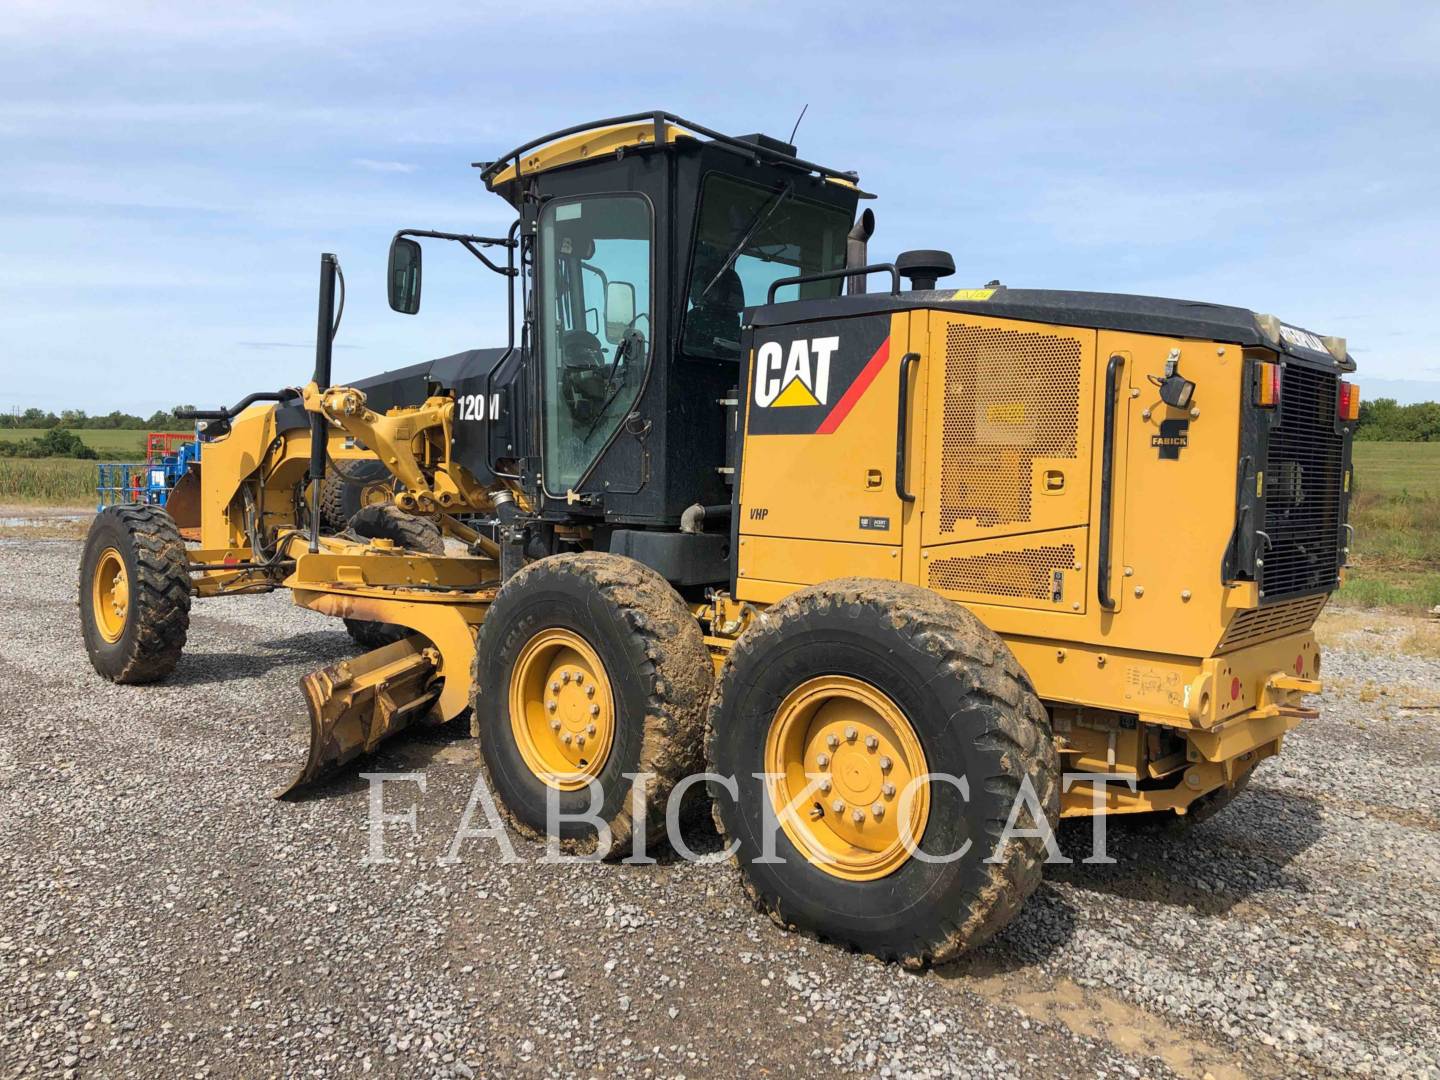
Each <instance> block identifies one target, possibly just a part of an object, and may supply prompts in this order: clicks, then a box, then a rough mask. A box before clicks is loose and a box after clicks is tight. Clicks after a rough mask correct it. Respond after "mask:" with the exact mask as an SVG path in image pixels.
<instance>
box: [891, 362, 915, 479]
mask: <svg viewBox="0 0 1440 1080" xmlns="http://www.w3.org/2000/svg"><path fill="white" fill-rule="evenodd" d="M919 362H920V354H919V353H913V352H911V353H906V354H905V355H904V356H902V357H901V358H900V409H899V413H900V415H899V416H898V418H897V419H896V421H895V494H896V495H899V496H900V501H901V502H907V503H913V502H914V501H915V495H914V493H913V492H909V491H906V490H905V443H906V436H907V435H909V433H910V369H911V368H912V367H913V366H914V365H916V364H918V363H919Z"/></svg>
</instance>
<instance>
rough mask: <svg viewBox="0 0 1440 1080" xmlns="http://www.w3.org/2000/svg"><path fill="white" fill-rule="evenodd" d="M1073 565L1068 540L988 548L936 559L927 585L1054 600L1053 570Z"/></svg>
mask: <svg viewBox="0 0 1440 1080" xmlns="http://www.w3.org/2000/svg"><path fill="white" fill-rule="evenodd" d="M1074 565H1075V548H1074V546H1073V545H1071V544H1056V545H1053V546H1041V547H1027V548H1017V549H1015V550H1014V551H991V552H986V553H985V554H984V555H964V556H957V557H956V558H953V559H936V560H935V561H934V562H932V563H931V564H930V587H931V588H933V589H949V590H951V591H953V592H966V593H985V594H989V595H991V596H1013V597H1023V598H1026V599H1030V600H1054V598H1055V594H1056V592H1057V585H1056V581H1055V574H1056V573H1057V572H1059V573H1062V574H1063V573H1064V572H1065V571H1066V570H1069V569H1070V568H1071V567H1072V566H1074Z"/></svg>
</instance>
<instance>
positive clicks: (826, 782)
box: [820, 776, 830, 795]
mask: <svg viewBox="0 0 1440 1080" xmlns="http://www.w3.org/2000/svg"><path fill="white" fill-rule="evenodd" d="M820 793H821V794H822V795H829V794H830V778H829V777H828V776H822V777H821V778H820Z"/></svg>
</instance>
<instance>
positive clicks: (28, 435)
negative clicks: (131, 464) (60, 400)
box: [0, 428, 146, 461]
mask: <svg viewBox="0 0 1440 1080" xmlns="http://www.w3.org/2000/svg"><path fill="white" fill-rule="evenodd" d="M44 434H45V429H44V428H0V439H5V440H8V441H10V442H19V441H20V440H21V439H38V438H40V437H41V436H43V435H44ZM75 434H76V435H78V436H80V441H81V442H83V443H84V444H85V445H86V446H90V447H93V448H94V450H95V452H96V453H97V454H99V455H100V456H101V457H102V458H107V459H111V458H113V460H115V461H139V460H140V459H141V458H142V457H143V456H144V454H145V435H146V432H143V431H115V430H93V431H90V430H86V431H76V432H75Z"/></svg>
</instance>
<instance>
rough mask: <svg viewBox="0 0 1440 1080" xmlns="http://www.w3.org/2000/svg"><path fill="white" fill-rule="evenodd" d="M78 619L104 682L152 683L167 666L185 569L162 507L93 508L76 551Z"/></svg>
mask: <svg viewBox="0 0 1440 1080" xmlns="http://www.w3.org/2000/svg"><path fill="white" fill-rule="evenodd" d="M80 624H81V628H82V630H83V633H84V636H85V651H86V652H87V653H89V655H90V663H91V665H92V666H93V667H94V668H95V670H96V671H97V672H99V673H100V674H101V675H103V676H105V678H107V679H109V680H110V681H111V682H117V683H149V682H155V681H156V680H158V679H163V678H164V677H165V676H166V675H168V674H170V672H171V671H173V670H174V668H175V665H176V664H177V663H178V662H179V660H180V653H181V651H182V650H183V649H184V648H185V635H186V634H187V633H188V631H189V629H190V573H189V570H188V561H187V558H186V555H185V544H184V541H183V540H181V538H180V530H179V529H177V528H176V527H175V522H174V521H173V520H171V518H170V515H169V514H167V513H166V512H165V511H164V510H163V509H162V508H160V507H158V506H112V507H108V508H107V509H105V510H104V511H102V512H101V513H99V514H97V515H96V517H95V520H94V521H93V522H92V523H91V525H90V533H89V535H88V536H87V537H86V538H85V548H84V551H83V553H82V555H81V558H80Z"/></svg>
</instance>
